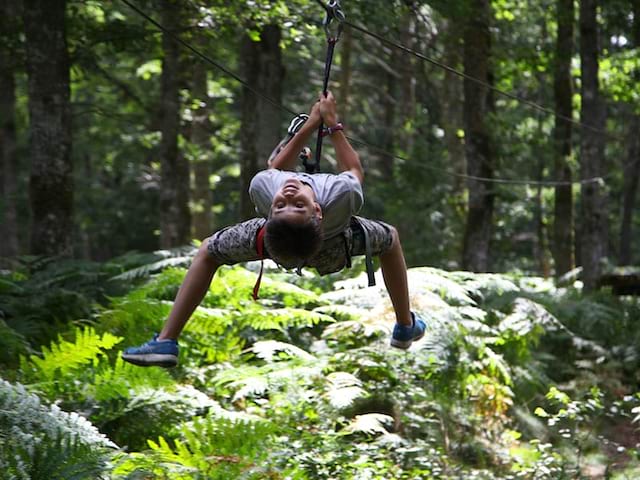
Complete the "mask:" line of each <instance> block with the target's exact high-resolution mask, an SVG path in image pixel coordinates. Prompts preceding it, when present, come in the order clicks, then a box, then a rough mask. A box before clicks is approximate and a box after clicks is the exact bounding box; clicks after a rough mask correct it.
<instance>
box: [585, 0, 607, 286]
mask: <svg viewBox="0 0 640 480" xmlns="http://www.w3.org/2000/svg"><path fill="white" fill-rule="evenodd" d="M597 9H598V1H597V0H582V1H581V2H580V62H581V76H582V90H581V96H582V108H581V111H580V119H581V121H582V123H584V124H586V125H589V126H591V127H592V129H586V128H583V129H582V135H581V139H580V173H581V178H582V179H591V178H596V177H600V176H602V174H603V167H604V135H603V134H601V133H598V132H600V131H602V130H604V127H605V110H604V104H603V102H602V99H601V97H600V90H599V86H598V51H599V46H598V21H597ZM606 215H607V211H606V198H605V192H604V191H603V188H602V186H601V185H600V184H599V183H598V182H589V183H584V184H582V188H581V218H580V220H581V229H580V237H581V238H580V257H581V262H582V267H583V273H582V279H583V282H584V287H585V289H586V290H588V291H589V290H593V289H595V288H597V286H598V281H599V278H600V274H601V269H602V265H601V263H602V260H603V258H604V257H605V256H606V254H607V251H606V247H607V216H606Z"/></svg>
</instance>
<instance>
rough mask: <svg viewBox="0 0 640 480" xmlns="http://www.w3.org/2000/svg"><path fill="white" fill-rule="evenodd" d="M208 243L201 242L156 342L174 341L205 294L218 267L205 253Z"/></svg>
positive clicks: (206, 252) (206, 241) (207, 253)
mask: <svg viewBox="0 0 640 480" xmlns="http://www.w3.org/2000/svg"><path fill="white" fill-rule="evenodd" d="M208 241H209V239H208V238H207V239H206V240H205V241H204V242H202V245H201V246H200V249H199V250H198V253H197V254H196V256H195V257H194V258H193V262H192V263H191V266H190V267H189V270H188V271H187V275H186V277H185V278H184V281H183V282H182V285H180V289H179V290H178V294H177V295H176V299H175V301H174V302H173V307H172V308H171V312H170V313H169V317H168V318H167V321H166V322H165V324H164V327H162V331H161V332H160V335H158V338H157V340H167V339H171V340H176V339H177V338H178V336H179V335H180V332H182V329H183V328H184V326H185V324H186V323H187V321H188V320H189V318H191V315H192V314H193V312H194V310H195V309H196V308H197V307H198V305H200V302H202V299H203V298H204V296H205V294H206V293H207V290H208V289H209V285H210V284H211V280H212V279H213V275H214V274H215V273H216V270H217V269H218V267H219V264H218V263H217V262H216V260H215V259H214V258H213V257H212V256H211V255H210V254H209V252H208V251H207V243H208Z"/></svg>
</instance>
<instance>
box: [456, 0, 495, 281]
mask: <svg viewBox="0 0 640 480" xmlns="http://www.w3.org/2000/svg"><path fill="white" fill-rule="evenodd" d="M490 14H491V6H490V3H489V0H469V2H468V12H467V23H466V25H465V30H464V58H463V62H464V71H465V73H466V74H467V75H469V76H470V77H473V78H476V79H479V80H481V81H483V82H485V84H491V72H490V58H491V34H490V31H489V19H490ZM491 104H492V95H491V92H490V89H489V88H488V87H487V86H486V85H481V84H479V83H477V82H474V81H471V80H469V79H468V78H466V79H465V80H464V107H463V115H464V125H465V154H466V159H467V173H468V174H469V175H470V176H473V177H485V178H492V177H493V171H494V159H493V148H492V145H491V136H490V133H489V128H488V124H487V116H488V115H490V112H491V111H492V105H491ZM467 187H468V189H469V201H468V205H467V219H466V225H465V234H464V244H463V253H462V267H463V268H464V269H466V270H470V271H473V272H486V271H488V270H489V268H490V257H489V254H490V243H491V234H492V226H493V207H494V193H493V191H492V185H491V184H490V183H487V182H482V181H479V180H475V179H473V178H470V179H469V180H468V182H467Z"/></svg>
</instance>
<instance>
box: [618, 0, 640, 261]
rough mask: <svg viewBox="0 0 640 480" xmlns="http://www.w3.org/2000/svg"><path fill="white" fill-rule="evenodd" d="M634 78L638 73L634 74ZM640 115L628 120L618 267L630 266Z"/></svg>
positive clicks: (637, 23) (639, 6) (639, 19)
mask: <svg viewBox="0 0 640 480" xmlns="http://www.w3.org/2000/svg"><path fill="white" fill-rule="evenodd" d="M632 3H633V47H634V48H640V2H632ZM635 75H636V78H638V77H640V71H636V72H635ZM638 131H640V115H638V114H637V113H632V114H631V119H630V120H629V150H628V152H629V153H628V157H627V158H628V159H627V164H626V166H625V170H624V191H623V192H624V193H623V205H622V224H621V226H620V259H619V264H620V265H631V264H632V263H633V261H632V260H633V257H632V253H631V241H632V239H633V211H634V206H635V204H636V195H637V191H638V182H639V181H640V138H639V137H638Z"/></svg>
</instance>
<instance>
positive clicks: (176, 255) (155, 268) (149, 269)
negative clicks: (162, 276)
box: [110, 247, 196, 282]
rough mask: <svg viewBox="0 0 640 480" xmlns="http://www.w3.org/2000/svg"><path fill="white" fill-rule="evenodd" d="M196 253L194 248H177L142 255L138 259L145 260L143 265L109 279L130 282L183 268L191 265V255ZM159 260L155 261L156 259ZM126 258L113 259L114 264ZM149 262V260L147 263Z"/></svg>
mask: <svg viewBox="0 0 640 480" xmlns="http://www.w3.org/2000/svg"><path fill="white" fill-rule="evenodd" d="M195 253H196V248H194V247H179V248H176V249H172V250H158V251H156V252H153V256H151V257H150V256H149V255H148V254H147V255H144V256H143V257H140V260H146V261H147V262H145V264H144V265H140V266H138V267H135V268H130V269H127V270H125V271H124V272H122V273H120V274H118V275H115V276H113V277H111V279H110V280H112V281H125V282H130V281H132V280H136V279H139V278H142V277H148V276H149V275H151V274H153V273H157V272H160V271H162V270H164V269H166V268H169V267H185V266H188V265H189V264H190V263H191V260H192V259H193V255H194V254H195ZM158 257H159V258H160V260H157V258H158ZM126 258H127V257H121V258H120V259H115V261H116V262H122V260H125V259H126ZM149 260H151V261H150V262H149Z"/></svg>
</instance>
